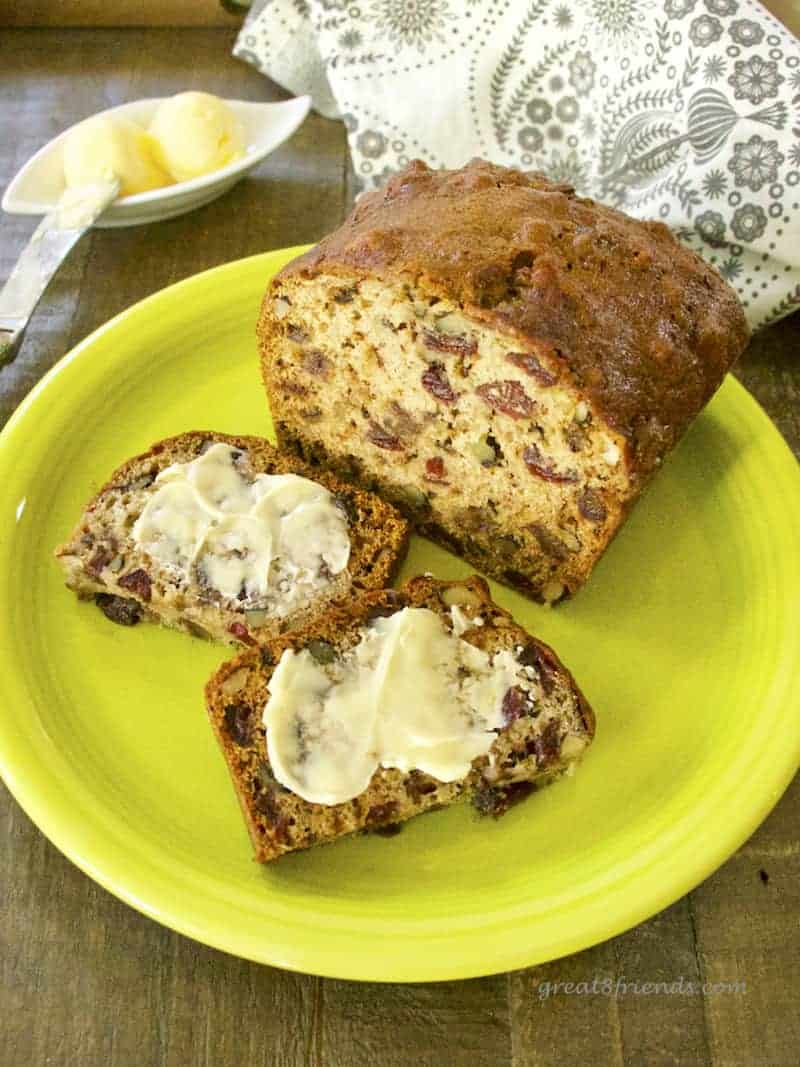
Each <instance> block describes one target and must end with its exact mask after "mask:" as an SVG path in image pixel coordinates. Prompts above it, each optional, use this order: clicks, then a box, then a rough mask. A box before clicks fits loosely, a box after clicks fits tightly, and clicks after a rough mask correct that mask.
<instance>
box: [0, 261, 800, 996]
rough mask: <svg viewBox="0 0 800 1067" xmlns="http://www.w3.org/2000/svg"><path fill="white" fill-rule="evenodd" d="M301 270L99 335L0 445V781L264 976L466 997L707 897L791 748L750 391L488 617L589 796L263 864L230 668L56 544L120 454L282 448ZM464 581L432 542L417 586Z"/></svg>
mask: <svg viewBox="0 0 800 1067" xmlns="http://www.w3.org/2000/svg"><path fill="white" fill-rule="evenodd" d="M296 251H297V250H295V249H292V250H288V251H282V252H274V253H270V254H268V255H264V256H257V257H255V258H252V259H246V260H242V261H240V262H237V263H231V264H229V265H228V266H225V267H221V268H219V269H217V270H213V271H209V272H208V273H206V274H201V275H199V276H197V277H194V278H190V279H188V280H187V281H185V282H181V283H180V284H179V285H175V286H172V287H171V288H169V289H166V290H164V291H163V292H161V293H157V294H156V295H155V296H153V297H151V298H150V299H148V300H145V301H143V302H142V303H141V304H137V305H136V306H135V307H133V308H131V309H130V310H129V311H126V312H125V313H124V314H122V315H120V316H118V317H117V318H116V319H114V320H113V321H112V322H110V323H108V324H107V325H106V326H104V327H103V328H102V329H100V330H98V331H97V332H96V333H94V334H93V335H92V336H91V337H89V338H87V339H86V340H85V341H84V342H83V343H82V344H81V345H79V346H78V347H77V348H76V349H75V350H74V351H73V352H71V353H70V354H69V355H68V356H67V357H65V359H63V360H62V361H61V363H60V364H59V365H58V366H57V367H56V368H55V369H54V370H53V371H52V372H51V373H50V374H49V375H48V376H47V377H46V378H45V379H44V380H43V381H42V383H41V384H40V385H39V386H38V387H37V388H36V389H34V391H33V392H32V393H31V395H30V396H29V397H28V398H27V400H26V401H25V403H24V404H23V405H22V407H21V408H20V409H19V410H18V411H17V413H16V415H15V416H14V418H13V419H12V420H11V422H10V423H9V425H8V427H7V428H6V430H5V432H4V433H3V434H2V437H0V509H2V510H1V515H2V519H1V520H0V531H1V532H0V596H1V597H2V611H1V613H0V656H2V660H0V768H1V769H2V773H3V776H4V778H5V780H6V782H7V783H8V786H9V788H10V789H11V791H12V792H13V793H14V795H15V796H16V798H17V799H18V800H19V802H20V804H21V805H22V806H23V808H24V809H25V811H27V813H28V814H29V815H30V817H31V818H32V819H33V820H34V821H35V822H36V824H37V825H38V826H39V827H40V828H41V829H42V831H43V832H44V833H45V834H46V835H47V836H48V837H49V838H50V840H51V841H53V842H54V844H55V845H56V846H57V847H58V848H60V849H61V850H62V851H63V852H64V853H65V854H66V855H67V856H69V857H70V858H71V859H72V860H73V861H74V862H75V863H76V864H78V866H79V867H81V868H82V869H83V870H84V871H86V873H87V874H88V875H90V877H92V878H94V879H96V880H97V881H98V882H99V883H100V884H101V885H103V886H105V887H106V888H107V889H109V890H110V891H111V892H112V893H115V894H116V895H117V896H119V897H120V898H122V899H123V900H125V901H127V903H129V904H131V905H132V906H133V907H135V908H138V909H139V910H141V911H143V912H144V913H145V914H146V915H149V916H151V917H152V918H154V919H156V920H158V921H159V922H162V923H164V924H166V925H167V926H170V927H172V928H173V929H175V930H179V931H181V932H182V933H184V934H187V935H188V936H190V937H193V938H196V939H198V940H199V941H204V942H206V943H207V944H210V945H214V946H216V947H217V948H221V949H225V950H227V951H228V952H232V953H235V954H237V955H240V956H245V957H248V958H250V959H253V960H259V961H263V962H265V963H270V964H276V965H278V966H281V967H288V968H292V969H296V970H301V971H310V972H313V973H316V974H322V975H334V976H339V977H344V978H362V979H378V980H396V981H397V980H399V981H411V980H427V979H444V978H462V977H468V976H472V975H481V974H488V973H493V972H498V971H503V970H508V969H511V968H516V967H522V966H525V965H528V964H533V963H537V962H540V961H543V960H548V959H552V958H554V957H557V956H560V955H564V954H566V953H569V952H574V951H576V950H578V949H582V948H585V947H586V946H588V945H591V944H594V943H596V942H598V941H601V940H603V939H604V938H608V937H611V936H612V935H613V934H616V933H619V932H620V931H622V930H625V929H626V928H627V927H630V926H632V925H633V924H635V923H637V922H639V921H641V920H642V919H645V918H646V917H647V916H649V915H651V914H653V913H654V912H656V911H658V910H659V909H660V908H663V907H665V906H666V905H668V904H670V903H671V902H672V901H674V900H675V899H676V898H678V897H680V896H681V895H682V894H684V893H686V892H687V891H688V890H689V889H691V888H692V887H693V886H695V885H697V883H698V882H700V881H701V880H702V879H703V878H705V877H706V876H707V875H708V874H710V873H711V872H712V871H713V870H714V869H715V868H716V867H717V866H718V865H719V864H720V863H722V861H723V860H724V859H725V858H726V857H727V856H729V855H730V854H731V852H733V850H734V849H736V848H737V846H739V845H740V844H741V843H742V842H743V841H744V840H745V838H746V837H747V836H748V835H749V834H750V833H752V832H753V830H754V829H755V828H756V826H757V825H758V824H759V822H760V821H761V820H762V819H763V818H764V816H765V815H766V814H767V812H768V811H769V810H770V808H772V806H773V805H774V804H775V802H776V801H777V799H778V797H779V796H780V795H781V793H782V791H783V790H784V788H785V787H786V785H787V784H788V782H789V780H790V778H791V776H792V774H793V773H794V771H795V769H796V766H797V762H798V753H799V751H800V718H798V714H797V709H798V703H800V680H799V678H798V662H799V660H798V648H799V646H800V627H798V620H797V609H798V601H799V600H800V553H798V545H800V476H799V475H798V469H797V465H796V464H795V461H794V460H793V458H792V456H791V455H790V453H789V451H788V450H787V448H786V446H785V445H784V443H783V441H782V440H781V438H780V436H779V435H778V433H777V432H776V431H775V429H774V428H773V426H772V424H771V423H770V422H769V420H768V419H767V418H766V416H765V415H764V414H763V413H762V412H761V410H760V409H759V408H758V406H757V405H756V404H755V402H754V401H753V400H752V399H751V398H750V396H749V395H748V394H747V393H746V392H745V391H744V389H742V388H741V386H739V385H738V384H737V383H736V382H735V381H734V380H732V379H728V381H727V382H726V383H725V385H724V386H723V388H722V390H721V391H720V393H719V394H718V396H717V397H716V399H715V400H714V401H713V403H712V404H711V405H710V407H709V408H708V410H707V411H706V412H705V413H704V414H703V415H702V416H701V418H699V419H698V420H697V422H696V424H695V425H694V426H693V428H692V430H691V431H690V432H689V434H688V435H687V437H686V439H685V440H684V441H683V443H682V444H681V446H680V448H679V449H678V450H677V452H676V454H675V455H674V457H673V458H672V459H671V460H670V461H669V463H668V464H667V465H666V469H665V470H664V471H663V472H662V474H661V475H660V476H659V478H658V479H657V481H656V482H655V484H654V485H653V486H652V488H651V490H650V491H649V492H648V494H647V495H646V497H645V499H643V500H642V501H641V503H640V504H639V506H638V507H637V508H636V510H635V512H634V514H633V515H632V517H631V519H630V521H629V522H628V524H627V526H626V527H625V529H624V530H623V531H622V533H621V535H620V536H619V537H618V538H617V540H616V541H615V542H614V544H613V545H612V547H611V549H610V550H609V552H608V554H607V555H606V557H605V558H604V559H603V561H602V562H601V564H600V565H599V566H598V568H597V570H596V572H595V574H594V576H593V578H592V580H591V582H590V583H589V585H588V587H587V588H586V589H585V590H584V591H583V592H582V593H581V594H580V595H579V596H578V597H577V598H576V599H575V600H574V601H573V602H572V603H568V604H566V605H563V606H562V607H559V608H557V609H555V610H547V609H545V608H542V607H540V606H538V605H535V604H532V603H530V602H529V601H527V600H525V599H524V598H523V597H520V596H517V595H516V594H514V593H512V592H510V591H509V590H508V589H505V588H503V587H501V586H496V587H494V590H493V591H494V594H495V596H496V597H497V599H498V601H499V602H500V603H501V604H502V605H504V606H505V607H507V608H509V609H510V610H511V611H512V612H513V613H514V615H515V616H516V618H517V619H518V620H519V621H520V622H521V623H523V624H524V625H525V626H526V627H528V628H529V629H530V630H531V631H533V632H534V633H536V634H538V635H540V636H541V637H543V638H544V639H545V640H546V641H549V642H551V643H552V644H553V645H554V646H555V647H556V648H557V649H558V651H559V653H560V654H561V655H562V656H563V658H564V660H565V661H566V663H567V664H568V665H569V666H570V667H571V668H572V669H573V671H574V672H575V675H576V677H577V678H578V679H579V681H580V683H581V685H582V687H583V688H584V690H585V691H586V693H587V695H588V697H589V699H590V701H591V703H592V704H593V705H594V708H595V710H596V712H597V720H598V727H597V739H596V742H595V744H594V746H593V747H592V749H591V750H590V751H589V754H588V756H587V759H586V761H585V763H584V764H583V766H582V767H581V768H580V770H579V772H578V773H577V774H576V775H575V777H574V778H571V779H567V780H565V781H563V782H559V783H557V784H556V785H555V786H553V787H552V788H550V789H547V790H545V791H543V792H542V793H541V794H538V795H536V796H534V797H532V798H531V799H530V800H528V801H526V802H525V803H524V804H521V805H519V806H518V807H517V808H515V809H513V810H512V811H511V812H510V813H509V814H508V815H507V816H506V817H505V818H504V819H502V820H501V821H500V822H494V821H492V820H481V819H480V818H479V817H478V816H476V815H474V814H473V813H472V811H471V810H470V809H469V808H468V807H466V806H465V807H461V808H453V809H450V810H448V811H443V812H439V813H437V814H434V815H429V816H427V817H426V818H424V819H417V820H414V821H412V822H411V823H409V824H407V826H406V827H405V828H404V830H403V832H402V833H401V834H400V835H399V836H397V837H395V838H381V837H375V836H368V837H360V838H356V839H352V840H348V841H343V842H340V843H338V844H336V845H334V846H330V847H327V848H318V849H313V850H311V851H310V852H307V853H304V854H299V855H296V856H291V857H289V858H287V859H285V860H282V861H281V862H280V863H277V864H272V865H268V866H266V867H259V866H258V865H257V864H255V863H254V862H253V861H252V859H251V852H250V845H249V841H248V838H247V835H246V832H245V828H244V825H243V823H242V821H241V817H240V814H239V810H238V805H237V802H236V799H235V797H234V794H233V790H232V789H231V785H230V782H229V780H228V773H227V770H226V768H225V766H224V764H223V760H222V757H221V755H220V753H219V752H218V750H217V746H216V742H215V741H214V738H213V737H212V734H211V730H210V729H209V727H208V724H207V722H206V716H205V711H204V707H203V684H204V682H205V680H206V678H207V676H208V675H209V674H210V673H211V671H212V670H213V669H214V667H215V666H216V665H217V664H218V663H220V662H221V661H222V660H223V658H224V657H225V656H226V654H227V653H226V650H224V649H222V648H218V647H215V646H212V645H209V644H205V643H203V642H201V641H198V640H195V639H191V638H188V637H185V636H183V635H181V634H177V633H171V632H169V631H167V630H159V629H157V628H155V627H150V626H139V627H136V628H135V629H132V630H127V629H123V628H121V627H118V626H114V625H112V624H111V623H109V622H108V621H106V619H104V618H103V616H102V615H101V614H100V612H99V611H97V609H96V608H95V607H94V606H93V605H91V604H86V603H79V602H78V600H77V599H76V598H75V597H74V596H73V595H72V594H71V593H69V592H68V591H67V590H66V589H65V588H64V586H63V583H62V581H61V575H60V571H59V570H58V568H57V567H56V564H55V563H54V561H53V560H52V558H51V557H52V550H53V548H54V547H55V545H56V544H58V543H59V541H60V540H61V539H62V538H64V536H65V535H66V534H67V532H68V531H69V529H70V527H71V526H72V524H73V522H74V520H75V518H76V516H77V515H78V512H79V509H80V508H81V506H82V504H84V503H85V501H86V500H87V498H88V496H89V495H90V494H91V493H92V492H93V491H94V490H96V489H97V487H98V486H99V485H100V484H101V483H102V482H103V481H105V479H106V478H107V476H108V474H109V473H110V471H111V470H112V468H113V467H114V466H115V465H116V464H118V463H119V462H121V461H122V460H124V459H126V458H128V457H129V456H131V455H134V454H135V453H137V452H141V451H143V450H144V449H145V448H147V446H148V445H150V444H151V442H153V441H155V440H157V439H158V438H161V437H167V436H169V435H171V434H176V433H180V432H182V431H185V430H190V429H217V430H222V431H226V432H229V433H255V434H266V435H269V434H270V433H271V426H270V420H269V415H268V413H267V407H266V404H265V401H264V395H263V391H262V388H261V384H260V380H259V373H258V365H257V358H256V346H255V341H254V336H253V329H254V322H255V317H256V313H257V309H258V306H259V300H260V297H261V294H262V292H263V289H264V286H265V284H266V281H267V279H268V278H269V277H270V275H271V274H272V273H273V272H274V271H275V270H277V269H278V268H279V267H280V266H281V265H282V264H283V263H284V262H286V260H288V259H289V258H290V257H291V256H292V255H294V254H295V252H296ZM425 570H430V571H433V572H434V574H436V575H438V576H441V577H445V578H454V577H457V576H461V575H464V574H466V573H468V568H467V567H466V565H465V564H463V563H462V562H460V561H459V560H458V559H456V558H455V557H454V556H452V555H449V554H448V553H446V552H444V551H442V550H440V549H438V548H434V547H433V546H432V545H430V544H429V543H428V542H426V541H423V540H422V539H419V538H417V539H415V540H414V541H413V543H412V546H411V551H410V554H409V558H408V561H407V563H406V565H405V567H404V571H403V577H406V576H408V575H412V574H416V573H418V572H420V571H425Z"/></svg>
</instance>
